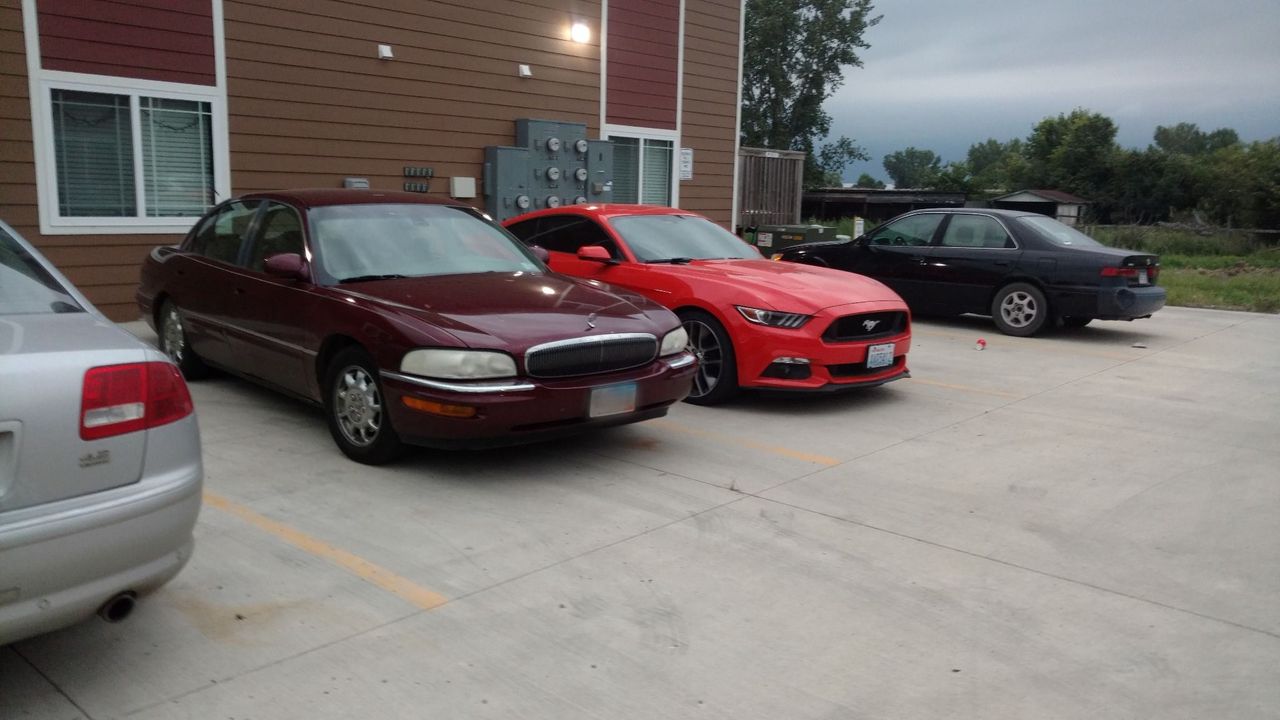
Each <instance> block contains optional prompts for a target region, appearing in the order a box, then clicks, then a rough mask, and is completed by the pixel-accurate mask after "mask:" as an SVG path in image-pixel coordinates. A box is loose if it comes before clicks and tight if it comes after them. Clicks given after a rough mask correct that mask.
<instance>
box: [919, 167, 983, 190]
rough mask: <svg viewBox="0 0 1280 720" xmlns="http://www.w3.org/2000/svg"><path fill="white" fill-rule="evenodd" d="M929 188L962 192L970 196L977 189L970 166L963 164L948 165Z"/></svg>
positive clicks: (936, 176)
mask: <svg viewBox="0 0 1280 720" xmlns="http://www.w3.org/2000/svg"><path fill="white" fill-rule="evenodd" d="M929 187H931V188H933V189H935V190H946V191H949V192H961V193H964V194H965V195H968V194H969V193H971V192H973V191H974V189H975V187H974V183H973V175H972V174H970V172H969V164H968V163H963V162H949V163H947V164H946V165H945V166H944V167H943V168H942V170H941V171H939V172H938V173H937V174H936V175H934V177H933V182H932V183H931V184H930V185H929Z"/></svg>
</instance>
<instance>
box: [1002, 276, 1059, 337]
mask: <svg viewBox="0 0 1280 720" xmlns="http://www.w3.org/2000/svg"><path fill="white" fill-rule="evenodd" d="M991 319H992V320H994V321H995V323H996V328H997V329H999V330H1000V332H1002V333H1004V334H1005V335H1013V336H1015V337H1030V336H1032V335H1035V334H1036V333H1038V332H1040V330H1041V328H1043V327H1044V325H1045V322H1046V321H1047V320H1048V319H1049V301H1048V300H1046V299H1045V297H1044V293H1042V292H1040V288H1038V287H1036V286H1035V285H1031V284H1028V283H1010V284H1008V285H1005V286H1004V287H1002V288H1000V290H998V291H997V292H996V296H995V299H994V300H992V301H991Z"/></svg>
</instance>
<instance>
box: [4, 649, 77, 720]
mask: <svg viewBox="0 0 1280 720" xmlns="http://www.w3.org/2000/svg"><path fill="white" fill-rule="evenodd" d="M5 649H7V650H12V651H13V654H14V655H17V656H18V658H20V659H21V660H22V662H24V663H26V664H27V667H30V668H31V669H32V670H33V671H34V672H35V674H37V675H39V676H40V677H41V678H42V679H43V680H44V681H45V682H47V683H49V687H51V688H53V689H54V691H55V692H57V693H58V694H59V695H61V696H62V698H63V699H64V700H66V701H67V702H69V703H71V707H74V708H75V709H76V710H77V711H78V712H79V713H80V714H81V715H83V716H84V717H85V720H94V718H93V715H91V714H90V713H89V711H88V710H85V709H84V708H83V707H81V706H80V703H78V702H76V699H75V698H73V697H71V695H70V694H69V693H68V692H67V691H66V690H64V689H62V686H61V685H59V684H58V683H57V681H56V680H54V679H53V678H51V677H49V676H48V675H47V674H46V673H45V672H44V671H43V670H41V669H40V666H39V665H36V664H35V663H34V662H32V660H31V658H29V657H27V656H26V655H23V654H22V651H21V650H19V649H18V646H17V645H10V646H8V647H7V648H0V650H5Z"/></svg>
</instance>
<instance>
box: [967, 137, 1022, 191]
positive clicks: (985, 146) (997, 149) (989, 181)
mask: <svg viewBox="0 0 1280 720" xmlns="http://www.w3.org/2000/svg"><path fill="white" fill-rule="evenodd" d="M1024 152H1025V146H1024V143H1023V142H1022V141H1021V140H1019V139H1018V138H1014V139H1012V140H1010V141H1008V142H1003V143H1002V142H1000V141H999V140H996V139H995V138H988V139H987V140H985V141H983V142H980V143H974V144H973V145H970V146H969V153H968V155H967V159H966V165H968V168H969V173H970V175H971V179H970V185H971V187H972V189H973V191H975V192H984V191H989V192H992V193H998V192H1000V191H1002V190H1015V189H1017V188H1016V187H1015V186H1017V185H1020V184H1022V183H1021V179H1022V176H1023V175H1024V174H1025V168H1026V158H1025V156H1024Z"/></svg>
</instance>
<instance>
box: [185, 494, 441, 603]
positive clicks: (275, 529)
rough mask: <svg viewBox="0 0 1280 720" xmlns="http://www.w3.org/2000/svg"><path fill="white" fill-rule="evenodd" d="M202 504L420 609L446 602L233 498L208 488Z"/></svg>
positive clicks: (433, 593) (410, 582) (386, 570)
mask: <svg viewBox="0 0 1280 720" xmlns="http://www.w3.org/2000/svg"><path fill="white" fill-rule="evenodd" d="M204 504H205V505H207V506H209V507H213V508H217V509H219V510H221V511H223V512H226V513H229V514H231V515H235V516H236V517H238V518H240V519H241V520H244V521H245V522H247V523H249V524H250V525H253V526H254V527H256V528H258V529H259V530H262V531H264V532H267V533H269V534H271V535H274V536H276V537H277V538H279V539H281V540H283V541H285V542H287V543H289V544H290V545H293V546H294V547H296V548H298V549H300V550H303V551H305V552H308V553H310V554H312V555H315V556H316V557H318V558H323V559H325V560H328V561H329V562H331V563H333V564H334V565H337V566H338V567H340V568H342V569H343V570H346V571H347V572H349V573H351V574H352V575H355V576H356V577H358V578H360V579H362V580H364V581H366V582H368V583H370V584H373V585H376V586H378V587H380V588H382V589H383V590H386V591H387V592H389V593H391V594H392V595H395V596H397V597H399V598H400V599H402V600H405V601H407V602H409V603H410V604H412V605H415V606H417V607H420V608H422V609H423V610H431V609H434V608H437V607H440V606H441V605H443V604H445V603H446V602H448V601H449V600H448V598H446V597H445V596H443V595H441V594H439V593H436V592H432V591H431V590H428V589H426V588H424V587H421V586H420V585H417V584H415V583H413V582H412V581H410V580H407V579H405V578H403V577H400V576H399V575H397V574H395V573H393V572H391V571H390V570H388V569H386V568H384V567H382V566H381V565H375V564H374V563H371V562H369V561H368V560H365V559H364V558H362V557H360V556H358V555H353V554H351V553H349V552H347V551H346V550H342V549H340V548H336V547H334V546H332V545H330V544H329V543H327V542H325V541H323V540H320V539H318V538H315V537H312V536H310V535H308V534H306V533H304V532H302V531H301V530H298V529H297V528H293V527H290V526H288V525H285V524H284V523H282V522H277V521H275V520H272V519H271V518H269V517H267V516H265V515H262V514H260V513H258V512H255V511H254V510H251V509H250V508H247V507H245V506H244V505H240V504H239V503H235V502H232V501H231V500H228V499H227V498H224V497H222V496H221V495H215V494H213V493H211V492H205V494H204Z"/></svg>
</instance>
